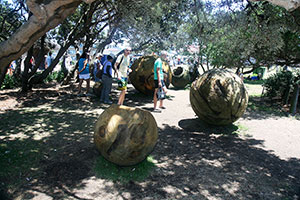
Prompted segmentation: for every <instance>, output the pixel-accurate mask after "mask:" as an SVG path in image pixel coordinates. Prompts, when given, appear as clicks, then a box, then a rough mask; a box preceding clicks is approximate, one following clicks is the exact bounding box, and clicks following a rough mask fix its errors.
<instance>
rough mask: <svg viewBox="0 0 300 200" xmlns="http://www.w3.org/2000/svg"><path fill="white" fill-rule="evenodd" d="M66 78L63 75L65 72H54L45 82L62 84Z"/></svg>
mask: <svg viewBox="0 0 300 200" xmlns="http://www.w3.org/2000/svg"><path fill="white" fill-rule="evenodd" d="M64 78H65V75H64V73H63V71H59V72H52V73H51V74H49V75H48V76H47V78H46V79H45V80H44V81H45V83H49V82H52V81H54V80H55V81H57V82H59V83H60V82H62V81H63V80H64Z"/></svg>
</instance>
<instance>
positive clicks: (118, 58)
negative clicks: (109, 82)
mask: <svg viewBox="0 0 300 200" xmlns="http://www.w3.org/2000/svg"><path fill="white" fill-rule="evenodd" d="M120 62H121V59H120V56H118V57H117V60H116V62H115V65H114V67H113V69H114V70H115V72H116V73H117V76H118V78H119V70H118V65H119V63H120Z"/></svg>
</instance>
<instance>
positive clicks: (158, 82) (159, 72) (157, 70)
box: [153, 51, 167, 112]
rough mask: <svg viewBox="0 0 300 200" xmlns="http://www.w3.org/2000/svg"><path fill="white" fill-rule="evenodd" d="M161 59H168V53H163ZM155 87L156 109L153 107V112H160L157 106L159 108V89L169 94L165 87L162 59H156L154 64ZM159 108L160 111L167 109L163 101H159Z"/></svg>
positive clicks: (154, 99)
mask: <svg viewBox="0 0 300 200" xmlns="http://www.w3.org/2000/svg"><path fill="white" fill-rule="evenodd" d="M160 55H161V57H162V58H164V59H166V57H167V52H165V51H162V52H161V54H160ZM154 85H155V89H154V95H153V103H154V107H153V111H154V112H156V111H159V110H158V109H157V108H156V106H157V91H158V89H159V88H162V89H163V90H164V92H165V93H167V89H166V87H165V83H164V73H163V69H162V60H161V58H158V59H156V61H155V63H154ZM159 108H160V109H165V107H164V106H163V99H160V100H159Z"/></svg>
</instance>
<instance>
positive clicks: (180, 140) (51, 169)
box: [0, 88, 300, 200]
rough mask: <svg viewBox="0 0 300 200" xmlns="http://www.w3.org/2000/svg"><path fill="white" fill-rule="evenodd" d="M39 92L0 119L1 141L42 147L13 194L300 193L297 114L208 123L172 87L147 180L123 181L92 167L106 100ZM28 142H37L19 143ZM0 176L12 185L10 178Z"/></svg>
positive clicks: (143, 104)
mask: <svg viewBox="0 0 300 200" xmlns="http://www.w3.org/2000/svg"><path fill="white" fill-rule="evenodd" d="M256 89H257V88H256ZM257 91H259V90H257ZM41 94H43V92H40V97H39V99H38V100H36V98H32V99H30V98H28V99H27V100H26V99H23V100H24V101H19V103H17V105H18V106H19V108H14V109H12V110H6V111H5V112H3V113H2V114H1V115H0V116H1V119H3V120H7V119H9V118H11V117H17V119H16V120H15V121H14V122H8V123H5V124H4V123H0V125H1V126H0V127H1V128H0V132H1V134H0V139H1V143H0V145H2V147H3V146H4V144H5V145H7V146H12V147H16V148H21V147H22V148H25V150H26V151H25V150H24V152H27V151H28V152H34V151H41V152H43V154H42V155H43V157H42V158H39V160H38V165H37V166H34V165H33V164H30V163H29V164H28V168H30V169H31V171H29V172H26V174H23V175H20V176H18V178H19V179H22V180H23V179H24V181H20V183H22V184H21V185H17V186H16V185H14V186H13V187H9V188H6V189H7V190H8V192H9V193H14V194H11V195H12V197H13V198H16V199H43V200H44V199H99V200H100V199H220V200H221V199H222V200H223V199H270V200H271V199H272V200H273V199H295V200H296V199H299V198H300V186H299V185H300V148H299V146H300V145H299V141H300V131H299V130H300V122H299V121H298V120H296V119H293V118H288V117H278V116H275V115H272V114H268V113H264V112H260V113H259V112H253V111H251V110H248V111H247V112H246V113H245V115H244V117H243V118H242V119H240V120H238V121H237V122H236V123H235V124H234V125H232V126H228V127H212V126H209V125H206V124H203V123H202V122H201V121H199V120H198V119H197V117H196V116H195V114H194V112H193V111H192V108H191V106H190V104H189V91H188V90H169V95H170V97H171V98H170V99H168V100H166V101H165V106H166V107H167V109H166V110H163V111H162V113H153V115H154V117H155V119H156V121H157V123H158V128H159V134H160V135H159V141H158V144H157V146H156V148H155V150H154V152H153V153H152V154H151V155H152V156H153V159H154V163H155V168H153V170H152V171H151V173H150V174H149V176H148V178H146V179H145V180H144V181H141V182H138V181H129V182H127V183H122V182H119V181H112V180H110V179H104V178H99V177H97V176H96V175H95V172H94V170H93V169H94V165H95V161H96V160H97V159H98V158H99V154H98V152H97V151H96V150H95V148H94V145H93V140H92V135H93V123H94V122H95V121H96V119H97V116H99V114H100V113H101V112H102V111H103V110H104V109H105V108H106V106H103V105H102V104H100V103H99V102H98V99H91V100H89V99H88V98H78V97H76V96H74V95H73V94H72V90H64V91H52V92H50V93H49V92H48V93H47V96H46V97H43V96H42V95H41ZM16 101H17V100H16ZM114 101H116V99H114ZM125 102H126V104H127V105H129V106H137V107H140V108H143V109H146V110H149V109H151V108H152V99H151V98H148V97H145V96H143V95H140V94H138V93H136V92H135V91H134V90H133V89H131V90H130V91H129V94H128V95H127V99H126V101H125ZM33 105H35V106H33ZM35 107H36V108H35ZM37 122H38V123H37ZM4 126H5V127H4ZM237 132H238V133H239V136H236V134H235V133H237ZM32 141H36V143H34V145H35V146H28V145H27V146H24V144H27V143H29V142H30V144H31V143H32ZM0 147H1V146H0ZM6 151H7V150H6ZM1 155H4V154H1ZM28 156H31V154H30V153H28ZM33 158H34V156H33ZM24 162H25V161H24ZM26 178H28V180H26ZM0 181H1V182H2V184H12V183H11V180H10V179H9V177H6V178H5V177H1V179H0Z"/></svg>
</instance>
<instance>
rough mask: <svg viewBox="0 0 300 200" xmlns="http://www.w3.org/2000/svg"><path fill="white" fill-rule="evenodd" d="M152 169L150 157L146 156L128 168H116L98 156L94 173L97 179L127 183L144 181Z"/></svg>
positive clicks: (151, 158)
mask: <svg viewBox="0 0 300 200" xmlns="http://www.w3.org/2000/svg"><path fill="white" fill-rule="evenodd" d="M154 167H155V164H154V159H153V157H152V156H148V157H147V158H146V159H145V160H144V161H143V162H141V163H139V164H137V165H133V166H129V167H121V166H118V165H116V164H114V163H112V162H109V161H108V160H106V159H105V158H104V157H103V156H100V157H99V158H98V159H97V161H96V165H95V167H94V171H95V173H96V175H97V177H99V178H104V179H109V180H112V181H120V182H123V183H127V182H129V181H143V180H145V179H146V178H147V177H148V176H149V174H150V173H151V171H152V170H153V168H154Z"/></svg>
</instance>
